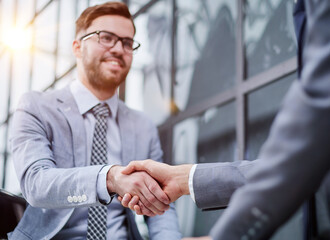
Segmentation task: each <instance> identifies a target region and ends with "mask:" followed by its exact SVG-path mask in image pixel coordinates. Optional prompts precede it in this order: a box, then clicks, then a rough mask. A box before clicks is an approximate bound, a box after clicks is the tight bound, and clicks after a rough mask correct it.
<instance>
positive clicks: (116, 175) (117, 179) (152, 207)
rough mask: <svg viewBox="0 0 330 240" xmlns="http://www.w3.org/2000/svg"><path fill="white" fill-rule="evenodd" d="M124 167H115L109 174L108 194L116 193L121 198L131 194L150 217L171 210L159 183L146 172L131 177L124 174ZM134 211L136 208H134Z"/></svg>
mask: <svg viewBox="0 0 330 240" xmlns="http://www.w3.org/2000/svg"><path fill="white" fill-rule="evenodd" d="M123 169H124V167H121V166H113V167H112V168H111V169H110V170H109V172H108V174H107V188H108V192H109V193H112V192H115V193H117V194H118V195H120V196H124V194H125V193H130V194H132V195H133V196H138V197H139V200H140V201H141V203H140V206H139V207H140V209H141V211H143V212H145V213H146V214H147V215H148V216H154V215H161V214H163V213H164V211H165V210H167V209H168V208H169V206H168V204H169V203H170V201H169V198H168V197H167V195H166V194H165V193H164V192H163V191H162V189H161V188H160V186H159V185H158V183H157V182H156V181H155V180H154V179H153V178H152V177H150V176H149V175H148V174H147V173H145V172H134V173H132V174H130V175H125V174H122V170H123ZM133 209H134V207H133Z"/></svg>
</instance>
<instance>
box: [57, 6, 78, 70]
mask: <svg viewBox="0 0 330 240" xmlns="http://www.w3.org/2000/svg"><path fill="white" fill-rule="evenodd" d="M60 7H61V9H60V11H61V14H60V22H59V37H58V51H57V53H58V56H57V73H56V76H61V75H62V74H63V73H65V72H66V71H67V70H68V69H69V68H70V67H71V66H72V65H73V64H74V63H75V59H74V56H73V53H72V41H73V39H74V38H75V28H76V26H75V21H76V16H75V13H76V7H77V4H76V2H75V1H61V6H60Z"/></svg>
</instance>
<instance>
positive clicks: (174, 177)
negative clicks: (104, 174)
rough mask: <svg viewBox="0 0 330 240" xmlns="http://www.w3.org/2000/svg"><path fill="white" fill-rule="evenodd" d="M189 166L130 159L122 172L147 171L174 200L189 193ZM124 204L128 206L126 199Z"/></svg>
mask: <svg viewBox="0 0 330 240" xmlns="http://www.w3.org/2000/svg"><path fill="white" fill-rule="evenodd" d="M191 167H192V164H185V165H179V166H170V165H168V164H165V163H159V162H156V161H154V160H144V161H132V162H130V163H129V164H128V165H127V167H126V168H125V169H124V170H123V171H122V173H123V174H131V173H134V172H137V171H145V172H147V173H148V174H149V175H150V176H151V177H153V178H154V179H155V180H157V181H158V183H159V185H160V186H161V187H162V189H163V191H164V192H165V193H166V194H167V196H168V197H169V198H170V201H171V202H174V201H175V200H177V199H178V198H179V197H181V196H182V195H189V186H188V181H189V172H190V169H191ZM126 193H130V194H131V195H132V196H134V195H135V194H132V192H126ZM121 196H124V195H121ZM140 200H142V199H140ZM142 203H143V201H142ZM122 204H123V202H122ZM124 204H127V206H128V202H127V201H125V202H124Z"/></svg>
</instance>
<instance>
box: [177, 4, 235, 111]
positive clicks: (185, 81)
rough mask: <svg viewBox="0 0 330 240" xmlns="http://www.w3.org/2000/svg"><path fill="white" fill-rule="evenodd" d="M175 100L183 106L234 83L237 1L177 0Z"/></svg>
mask: <svg viewBox="0 0 330 240" xmlns="http://www.w3.org/2000/svg"><path fill="white" fill-rule="evenodd" d="M177 5H178V6H177V7H178V14H177V16H178V24H177V53H176V57H177V60H176V64H177V66H176V68H177V69H176V71H177V72H176V77H175V78H176V82H175V103H176V105H177V106H178V107H179V109H180V110H184V109H185V108H186V107H187V106H191V105H194V104H196V103H198V102H200V101H201V100H204V99H206V98H208V97H210V96H213V95H215V94H217V93H219V92H221V91H223V90H226V89H228V88H230V87H231V86H233V85H234V79H235V54H236V53H235V39H236V36H235V31H236V29H235V23H236V11H237V9H236V1H231V0H212V1H211V0H207V1H205V0H193V1H186V0H178V1H177Z"/></svg>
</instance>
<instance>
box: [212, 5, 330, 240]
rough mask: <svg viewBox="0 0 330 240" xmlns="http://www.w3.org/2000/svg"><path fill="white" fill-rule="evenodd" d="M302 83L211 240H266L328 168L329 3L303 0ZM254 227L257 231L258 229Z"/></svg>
mask: <svg viewBox="0 0 330 240" xmlns="http://www.w3.org/2000/svg"><path fill="white" fill-rule="evenodd" d="M305 3H306V10H307V32H306V33H307V34H306V36H307V38H306V48H305V52H304V60H305V66H304V69H303V71H302V79H301V80H300V81H298V82H295V83H294V84H293V86H292V87H291V89H290V90H289V93H288V95H287V97H286V99H285V102H284V106H283V108H282V109H281V110H280V112H279V114H278V116H277V117H276V119H275V122H274V124H273V126H272V129H271V133H270V136H269V138H268V139H267V141H266V143H265V145H264V146H263V148H262V150H261V154H260V158H261V159H264V160H265V161H260V162H259V163H258V164H257V166H256V168H255V170H254V171H253V173H252V174H251V176H250V177H249V178H248V179H247V184H246V185H245V186H244V187H242V188H241V189H239V190H238V191H236V193H235V194H234V196H233V199H232V201H231V202H230V204H229V208H228V209H227V211H225V213H224V215H223V216H222V217H221V219H220V220H219V221H218V222H217V223H216V225H215V226H214V227H213V229H212V231H211V235H212V237H213V239H214V240H217V239H241V238H243V237H244V238H246V239H268V238H269V237H270V236H271V235H272V234H273V233H274V231H275V230H276V229H277V228H278V227H279V226H280V225H281V224H282V223H284V222H285V221H286V220H287V219H288V218H289V217H290V216H291V215H292V214H293V213H294V212H295V211H296V210H297V209H298V207H299V206H300V205H301V204H302V203H303V201H304V200H305V199H307V198H308V197H309V196H310V195H311V194H312V193H313V192H315V191H316V190H317V188H318V187H319V185H320V183H321V181H322V179H323V177H324V176H325V175H326V173H327V172H328V170H329V168H330V161H329V156H330V148H329V142H330V134H329V133H330V124H329V121H330V68H329V66H330V30H329V29H330V28H329V23H330V14H329V12H330V1H316V0H306V1H305ZM258 226H259V227H258Z"/></svg>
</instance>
